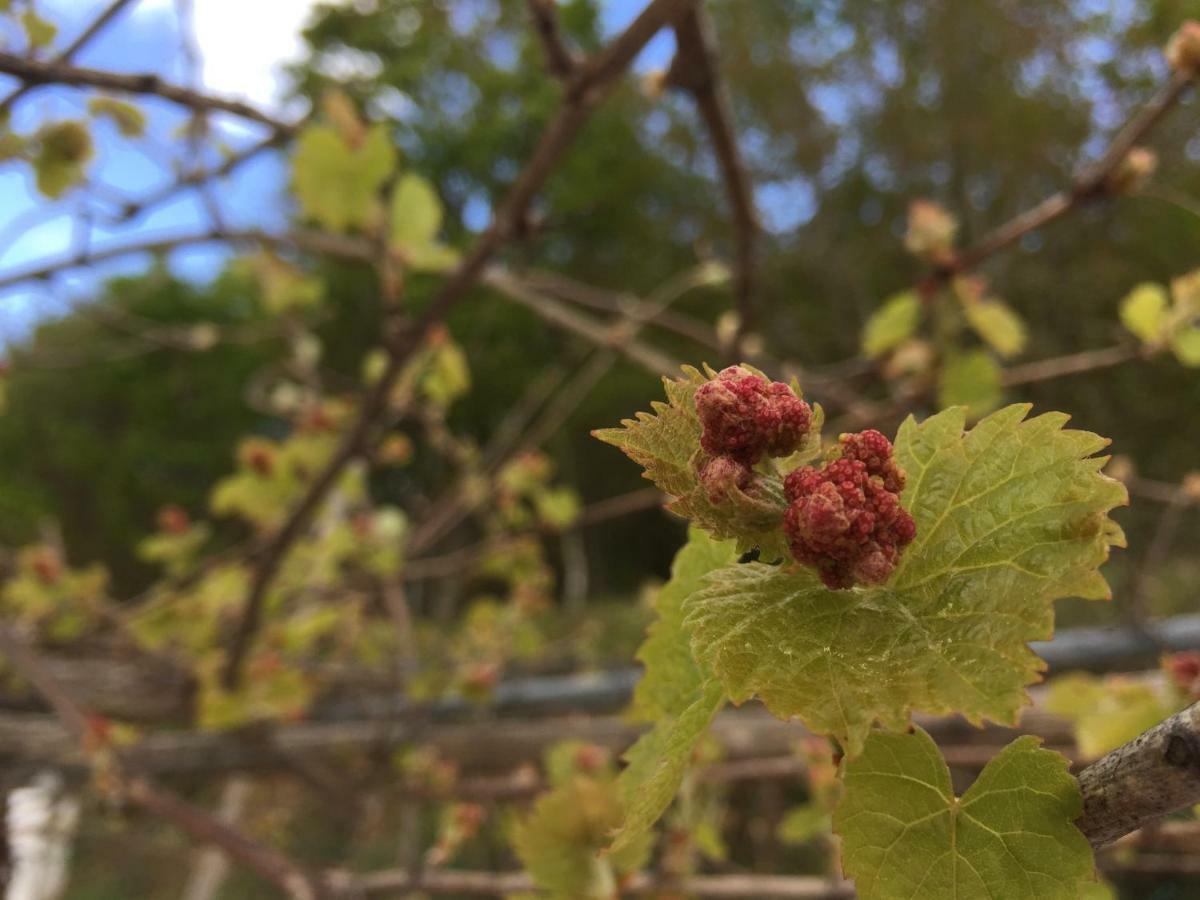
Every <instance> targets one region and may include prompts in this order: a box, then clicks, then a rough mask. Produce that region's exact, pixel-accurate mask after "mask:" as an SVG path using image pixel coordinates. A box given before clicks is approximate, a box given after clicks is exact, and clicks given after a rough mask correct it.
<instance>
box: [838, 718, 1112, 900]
mask: <svg viewBox="0 0 1200 900" xmlns="http://www.w3.org/2000/svg"><path fill="white" fill-rule="evenodd" d="M1038 743H1039V741H1038V739H1037V738H1034V737H1030V736H1025V737H1022V738H1018V739H1017V740H1015V741H1013V742H1012V743H1011V744H1009V745H1008V746H1007V747H1005V748H1004V750H1002V751H1001V752H1000V754H999V755H998V756H997V757H996V758H995V759H993V760H992V761H991V762H989V763H988V764H987V766H985V767H984V769H983V772H982V773H980V775H979V778H978V779H977V780H976V781H975V783H974V784H973V785H971V787H970V788H969V789H968V790H967V792H966V793H965V794H963V796H962V797H961V798H956V797H955V796H954V790H953V788H952V787H951V784H950V770H949V769H948V768H947V767H946V763H945V762H944V761H943V760H942V755H941V753H940V752H939V751H938V748H937V745H936V744H935V743H934V742H933V739H932V738H931V737H930V736H929V735H928V734H926V733H925V732H924V731H921V730H920V729H917V730H916V732H915V733H914V734H884V733H882V732H876V733H874V734H872V735H871V738H870V740H869V741H867V744H866V749H865V750H864V752H863V754H862V756H860V757H859V758H858V759H855V760H852V761H850V762H848V763H847V764H846V766H845V770H844V774H843V778H844V783H845V788H844V792H843V795H842V801H841V803H840V804H839V805H838V808H837V812H836V813H835V814H834V819H833V826H834V830H835V831H837V833H838V834H840V835H841V837H842V854H843V856H842V858H843V865H844V867H845V870H846V874H847V875H849V876H850V877H852V878H853V879H854V885H855V888H856V889H857V891H858V896H859V897H861V898H862V900H913V898H920V900H1078V897H1079V896H1080V892H1081V891H1082V890H1083V889H1084V887H1085V885H1087V884H1088V883H1089V882H1091V881H1092V878H1093V860H1092V851H1091V848H1090V847H1089V845H1088V842H1087V839H1086V838H1085V837H1084V836H1083V835H1082V834H1081V833H1080V832H1079V830H1078V829H1077V828H1076V827H1075V826H1074V824H1073V823H1074V821H1075V819H1076V818H1078V816H1079V813H1080V811H1081V810H1082V808H1083V801H1082V799H1081V798H1080V795H1079V787H1078V785H1077V784H1076V783H1075V779H1074V778H1072V777H1071V775H1070V773H1069V772H1068V771H1067V760H1066V759H1065V758H1064V757H1063V756H1061V755H1060V754H1058V753H1053V752H1051V751H1049V750H1043V749H1041V748H1040V747H1039V746H1038Z"/></svg>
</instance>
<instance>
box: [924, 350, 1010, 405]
mask: <svg viewBox="0 0 1200 900" xmlns="http://www.w3.org/2000/svg"><path fill="white" fill-rule="evenodd" d="M1003 374H1004V373H1003V372H1002V371H1001V369H1000V366H999V364H998V363H997V362H996V360H995V359H993V358H992V355H991V354H990V353H988V352H987V351H985V350H967V351H966V352H963V353H956V354H954V355H952V356H951V357H950V358H949V359H947V360H946V362H945V364H944V365H943V366H942V370H941V373H940V374H939V376H938V405H939V406H943V407H949V406H965V407H966V408H967V412H968V413H969V414H970V416H971V417H972V418H977V417H979V416H983V415H987V414H988V413H990V412H991V411H992V410H993V409H995V408H996V407H997V406H999V405H1000V403H1001V401H1002V400H1003V386H1002V382H1001V379H1002V376H1003Z"/></svg>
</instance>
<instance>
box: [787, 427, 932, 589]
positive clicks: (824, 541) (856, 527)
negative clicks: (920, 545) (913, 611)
mask: <svg viewBox="0 0 1200 900" xmlns="http://www.w3.org/2000/svg"><path fill="white" fill-rule="evenodd" d="M841 444H842V455H841V457H840V458H839V459H835V460H833V461H832V462H830V463H827V464H826V465H824V466H823V467H821V468H820V469H816V468H813V467H812V466H802V467H801V468H799V469H796V470H795V471H794V472H792V473H791V474H790V475H788V477H787V479H786V480H785V481H784V484H783V489H784V493H785V494H786V496H787V499H788V503H789V504H790V505H789V506H788V509H787V512H786V513H785V514H784V519H783V527H784V531H786V532H787V536H788V541H789V543H790V544H791V548H792V555H793V556H794V557H795V558H796V560H797V562H801V563H804V564H805V565H810V566H813V567H814V568H816V570H817V572H818V573H819V574H820V576H821V580H822V581H823V582H825V584H826V585H827V586H828V587H830V588H833V589H834V590H838V589H841V588H848V587H851V586H853V585H855V584H882V583H883V582H884V581H886V580H887V578H888V576H889V575H891V574H892V570H893V569H895V568H896V563H897V562H898V561H899V559H900V551H901V550H903V549H904V548H905V547H906V546H908V544H910V543H912V539H913V537H914V536H915V535H916V532H917V526H916V523H915V522H914V521H913V517H912V516H910V515H909V514H908V511H907V510H905V509H904V508H903V507H902V506H901V505H900V491H902V490H903V489H904V477H905V476H904V470H903V469H901V468H900V467H898V466H897V465H896V461H895V460H894V459H893V458H892V444H891V442H890V441H889V440H888V439H887V438H886V437H884V436H883V435H882V434H880V433H879V432H878V431H862V432H859V433H858V434H844V435H842V437H841Z"/></svg>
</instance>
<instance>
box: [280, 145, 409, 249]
mask: <svg viewBox="0 0 1200 900" xmlns="http://www.w3.org/2000/svg"><path fill="white" fill-rule="evenodd" d="M395 162H396V151H395V148H394V147H393V146H392V142H391V138H390V137H389V136H388V133H387V131H386V130H385V129H384V128H383V126H381V125H375V126H373V127H372V128H370V129H368V130H367V132H366V135H365V136H364V137H363V139H362V141H361V143H359V144H358V145H357V146H351V144H350V142H349V141H348V140H347V139H346V137H345V136H343V135H342V134H341V133H340V132H339V131H337V130H336V129H334V128H331V127H329V126H326V125H310V126H309V127H307V128H305V129H304V131H302V132H301V133H300V137H299V138H298V139H297V141H296V154H295V157H294V158H293V160H292V178H293V182H294V184H295V188H296V197H297V199H298V200H299V201H300V209H301V211H302V212H303V214H304V215H305V216H306V217H308V218H310V219H315V220H316V221H318V222H320V223H321V224H322V225H324V226H326V227H327V228H330V229H331V230H333V231H342V230H344V229H346V228H350V227H354V226H357V227H360V228H363V227H367V226H368V225H370V224H371V223H372V222H373V221H374V219H375V217H376V214H377V207H378V203H377V194H378V192H379V189H380V188H381V187H382V186H383V183H384V181H385V180H386V179H387V177H388V175H389V174H390V173H391V171H392V167H393V166H394V165H395Z"/></svg>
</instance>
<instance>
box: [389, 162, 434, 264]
mask: <svg viewBox="0 0 1200 900" xmlns="http://www.w3.org/2000/svg"><path fill="white" fill-rule="evenodd" d="M441 227H442V201H441V200H439V199H438V195H437V192H436V191H435V190H434V189H433V185H431V184H430V183H429V181H428V180H427V179H425V178H422V177H421V176H420V175H416V174H413V173H411V172H409V173H406V174H404V175H402V176H401V177H400V180H399V181H397V182H396V189H395V191H393V193H392V241H393V242H394V243H395V244H396V245H397V246H399V247H401V248H403V247H409V246H412V247H420V246H424V245H425V244H429V243H431V242H432V241H433V239H434V238H435V237H437V233H438V230H439V229H440V228H441Z"/></svg>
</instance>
